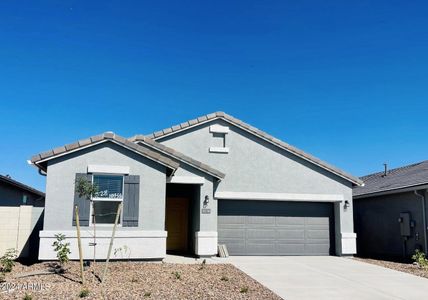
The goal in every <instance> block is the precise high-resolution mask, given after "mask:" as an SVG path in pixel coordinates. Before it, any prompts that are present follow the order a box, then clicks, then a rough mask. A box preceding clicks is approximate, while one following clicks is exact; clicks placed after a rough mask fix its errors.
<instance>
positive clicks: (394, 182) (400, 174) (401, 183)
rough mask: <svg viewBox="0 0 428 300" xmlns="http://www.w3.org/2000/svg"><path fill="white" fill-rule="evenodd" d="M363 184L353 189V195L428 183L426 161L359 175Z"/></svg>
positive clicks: (427, 165) (427, 162) (427, 164)
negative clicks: (385, 172) (385, 171)
mask: <svg viewBox="0 0 428 300" xmlns="http://www.w3.org/2000/svg"><path fill="white" fill-rule="evenodd" d="M361 179H362V180H363V181H364V184H365V185H364V186H362V187H356V188H354V190H353V195H354V196H363V195H367V194H373V193H379V192H385V191H391V190H398V189H402V188H408V187H412V186H418V185H423V184H428V161H422V162H419V163H416V164H412V165H408V166H403V167H400V168H396V169H391V170H389V171H387V174H386V176H385V175H384V172H378V173H374V174H370V175H366V176H363V177H361Z"/></svg>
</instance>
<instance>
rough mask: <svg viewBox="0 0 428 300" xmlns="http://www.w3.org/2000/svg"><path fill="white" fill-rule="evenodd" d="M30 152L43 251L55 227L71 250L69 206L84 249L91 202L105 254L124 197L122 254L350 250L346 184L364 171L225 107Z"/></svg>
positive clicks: (47, 254)
mask: <svg viewBox="0 0 428 300" xmlns="http://www.w3.org/2000/svg"><path fill="white" fill-rule="evenodd" d="M31 161H32V163H33V164H34V165H35V166H37V167H38V168H39V169H40V170H41V172H44V173H46V175H47V178H46V210H45V220H44V221H45V223H44V230H43V231H42V232H41V233H40V253H39V257H40V259H42V260H47V259H53V258H55V253H54V252H53V251H52V247H51V245H52V242H53V241H54V239H55V237H54V235H55V234H56V233H63V234H65V235H66V237H67V238H68V241H69V242H70V243H71V248H72V254H71V257H72V258H74V259H75V258H77V251H76V249H77V248H76V228H75V220H74V216H73V211H74V208H73V207H74V205H78V206H79V209H80V216H79V218H80V223H81V224H82V226H83V230H82V240H83V250H84V255H85V257H88V258H90V257H91V255H92V250H91V247H90V246H89V243H90V242H92V234H91V226H92V223H93V220H92V218H91V217H90V216H91V214H92V213H91V210H92V209H94V208H95V211H97V212H101V213H102V216H101V217H96V224H100V226H98V225H97V226H98V227H99V229H97V235H98V240H97V250H96V252H97V258H99V259H105V258H106V252H107V246H108V243H109V239H110V236H111V226H112V223H113V221H114V214H115V212H116V208H117V206H118V203H120V202H122V203H123V208H124V211H123V214H122V215H121V217H120V227H119V229H118V230H117V232H116V237H115V241H114V243H115V244H114V247H115V248H121V247H123V246H126V247H127V249H130V251H129V253H128V255H127V257H128V258H136V259H141V258H148V259H159V258H163V257H165V255H166V253H167V251H168V252H178V253H187V254H193V255H196V256H213V255H216V254H217V251H218V250H217V249H218V244H225V245H226V246H227V248H228V251H229V253H230V254H232V255H352V254H355V251H356V244H355V239H356V235H355V233H354V227H353V213H352V188H353V187H354V186H358V185H361V184H362V182H361V180H360V179H358V178H356V177H353V176H351V175H349V174H347V173H345V172H343V171H341V170H339V169H337V168H335V167H333V166H331V165H329V164H327V163H325V162H323V161H321V160H319V159H317V158H315V157H313V156H311V155H309V154H307V153H305V152H303V151H301V150H299V149H297V148H295V147H293V146H291V145H289V144H286V143H284V142H282V141H280V140H278V139H276V138H274V137H272V136H270V135H268V134H267V133H265V132H263V131H261V130H259V129H257V128H255V127H252V126H250V125H248V124H246V123H244V122H242V121H240V120H238V119H236V118H234V117H232V116H230V115H228V114H225V113H223V112H217V113H212V114H208V115H204V116H202V117H199V118H197V119H194V120H190V121H187V122H184V123H181V124H179V125H175V126H172V127H169V128H166V129H164V130H161V131H158V132H155V133H153V134H150V135H145V136H143V135H136V136H134V137H132V138H129V139H126V138H123V137H121V136H118V135H117V134H115V133H112V132H106V133H104V134H101V135H98V136H93V137H90V138H87V139H84V140H80V141H78V142H75V143H72V144H69V145H65V146H62V147H58V148H55V149H53V150H50V151H47V152H44V153H41V154H39V155H36V156H34V157H33V158H32V159H31ZM79 178H84V180H87V181H89V182H93V183H94V184H95V185H96V186H97V187H98V189H99V191H100V192H99V193H97V194H96V195H95V197H93V199H92V202H93V203H94V205H90V204H89V201H87V200H86V199H82V198H80V197H79V195H78V194H77V193H76V192H75V181H76V179H79ZM93 207H94V208H93ZM96 214H97V213H96ZM100 246H101V247H100ZM119 258H120V257H119Z"/></svg>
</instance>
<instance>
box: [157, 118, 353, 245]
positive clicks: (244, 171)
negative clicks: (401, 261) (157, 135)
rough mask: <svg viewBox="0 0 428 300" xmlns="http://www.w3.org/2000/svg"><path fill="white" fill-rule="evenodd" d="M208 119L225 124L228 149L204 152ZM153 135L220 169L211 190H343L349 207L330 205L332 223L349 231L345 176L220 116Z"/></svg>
mask: <svg viewBox="0 0 428 300" xmlns="http://www.w3.org/2000/svg"><path fill="white" fill-rule="evenodd" d="M213 124H219V125H223V126H228V127H229V129H230V131H229V133H228V134H226V147H229V149H230V151H229V153H227V154H223V153H210V152H209V147H211V146H218V145H217V144H216V143H217V140H216V138H215V137H213V134H212V133H210V132H209V126H210V125H213ZM157 141H158V142H160V143H163V144H165V145H167V146H170V147H172V148H174V149H176V150H178V151H181V152H183V153H185V154H186V155H189V156H191V157H192V158H194V159H197V160H200V161H202V162H204V163H207V164H208V165H210V166H212V167H214V168H216V169H218V170H220V171H222V172H224V173H225V174H226V177H225V178H224V179H223V180H222V181H221V182H220V183H219V184H218V186H216V187H215V189H216V191H228V192H263V193H311V194H340V195H343V196H344V199H346V200H348V201H349V202H350V203H351V207H350V208H348V209H347V210H346V211H344V210H343V208H342V207H341V206H340V205H339V204H337V205H336V208H335V212H336V221H337V222H336V226H338V225H339V224H340V228H338V229H340V230H338V232H339V233H340V232H341V231H342V232H353V213H352V184H351V183H350V182H348V181H347V180H345V179H342V178H341V177H338V176H336V175H334V174H332V173H330V172H328V171H326V170H324V169H322V168H320V167H317V166H315V165H313V164H312V163H309V162H307V161H305V160H303V159H301V158H298V157H297V156H295V155H293V154H290V153H289V152H287V151H285V150H282V149H279V148H278V147H276V146H274V145H272V144H270V143H268V142H266V141H263V140H262V139H260V138H257V137H255V136H254V135H252V134H250V133H248V132H246V131H244V130H242V129H240V128H238V127H235V126H233V125H231V124H229V123H227V122H225V121H223V120H214V121H212V122H208V123H205V124H203V125H201V126H197V127H195V128H192V129H189V130H186V131H183V132H181V133H177V134H174V135H171V136H167V137H164V138H161V139H158V140H157ZM338 246H340V245H338Z"/></svg>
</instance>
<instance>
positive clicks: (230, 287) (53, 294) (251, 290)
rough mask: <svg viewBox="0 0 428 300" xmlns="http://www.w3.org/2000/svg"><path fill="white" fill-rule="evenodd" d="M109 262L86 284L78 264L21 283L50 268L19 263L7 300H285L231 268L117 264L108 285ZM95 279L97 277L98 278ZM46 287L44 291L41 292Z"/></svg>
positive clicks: (5, 290) (3, 294)
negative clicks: (104, 273)
mask: <svg viewBox="0 0 428 300" xmlns="http://www.w3.org/2000/svg"><path fill="white" fill-rule="evenodd" d="M102 267H103V263H97V264H96V266H95V267H93V266H91V268H89V269H88V270H86V271H85V278H86V284H85V286H83V285H81V284H80V277H79V264H78V262H69V263H68V264H67V266H66V269H67V271H66V272H65V273H64V274H61V275H60V274H52V275H37V276H31V277H24V278H15V276H17V275H19V274H24V273H29V272H34V271H45V270H47V269H49V263H46V262H44V263H38V264H34V265H31V266H24V265H21V264H19V263H17V264H16V266H15V268H14V269H13V271H12V273H8V274H7V275H6V282H3V283H0V287H1V289H0V298H1V299H23V297H24V296H25V294H31V296H32V298H31V299H78V298H79V294H80V292H81V291H82V290H83V289H84V288H86V289H87V290H88V291H89V294H88V295H87V296H86V297H84V299H281V298H280V297H279V296H277V295H276V294H274V293H273V292H271V291H270V290H269V289H267V288H265V287H264V286H262V285H261V284H259V283H258V282H257V281H255V280H254V279H252V278H251V277H249V276H247V275H246V274H245V273H243V272H241V271H240V270H238V269H237V268H235V267H234V266H232V265H230V264H206V265H203V266H202V265H201V264H170V263H147V262H112V263H110V267H109V270H110V273H109V276H108V279H107V280H106V282H105V283H103V284H101V283H100V282H99V280H98V279H97V276H96V275H100V274H102ZM94 274H95V275H94ZM40 287H41V289H40Z"/></svg>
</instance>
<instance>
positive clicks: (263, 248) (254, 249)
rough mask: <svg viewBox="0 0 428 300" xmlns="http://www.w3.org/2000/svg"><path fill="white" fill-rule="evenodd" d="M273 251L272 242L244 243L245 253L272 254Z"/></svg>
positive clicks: (273, 245)
mask: <svg viewBox="0 0 428 300" xmlns="http://www.w3.org/2000/svg"><path fill="white" fill-rule="evenodd" d="M260 253H262V254H260ZM275 253H276V250H275V244H273V243H272V244H268V243H266V244H264V243H247V245H246V254H247V255H274V254H275Z"/></svg>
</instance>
